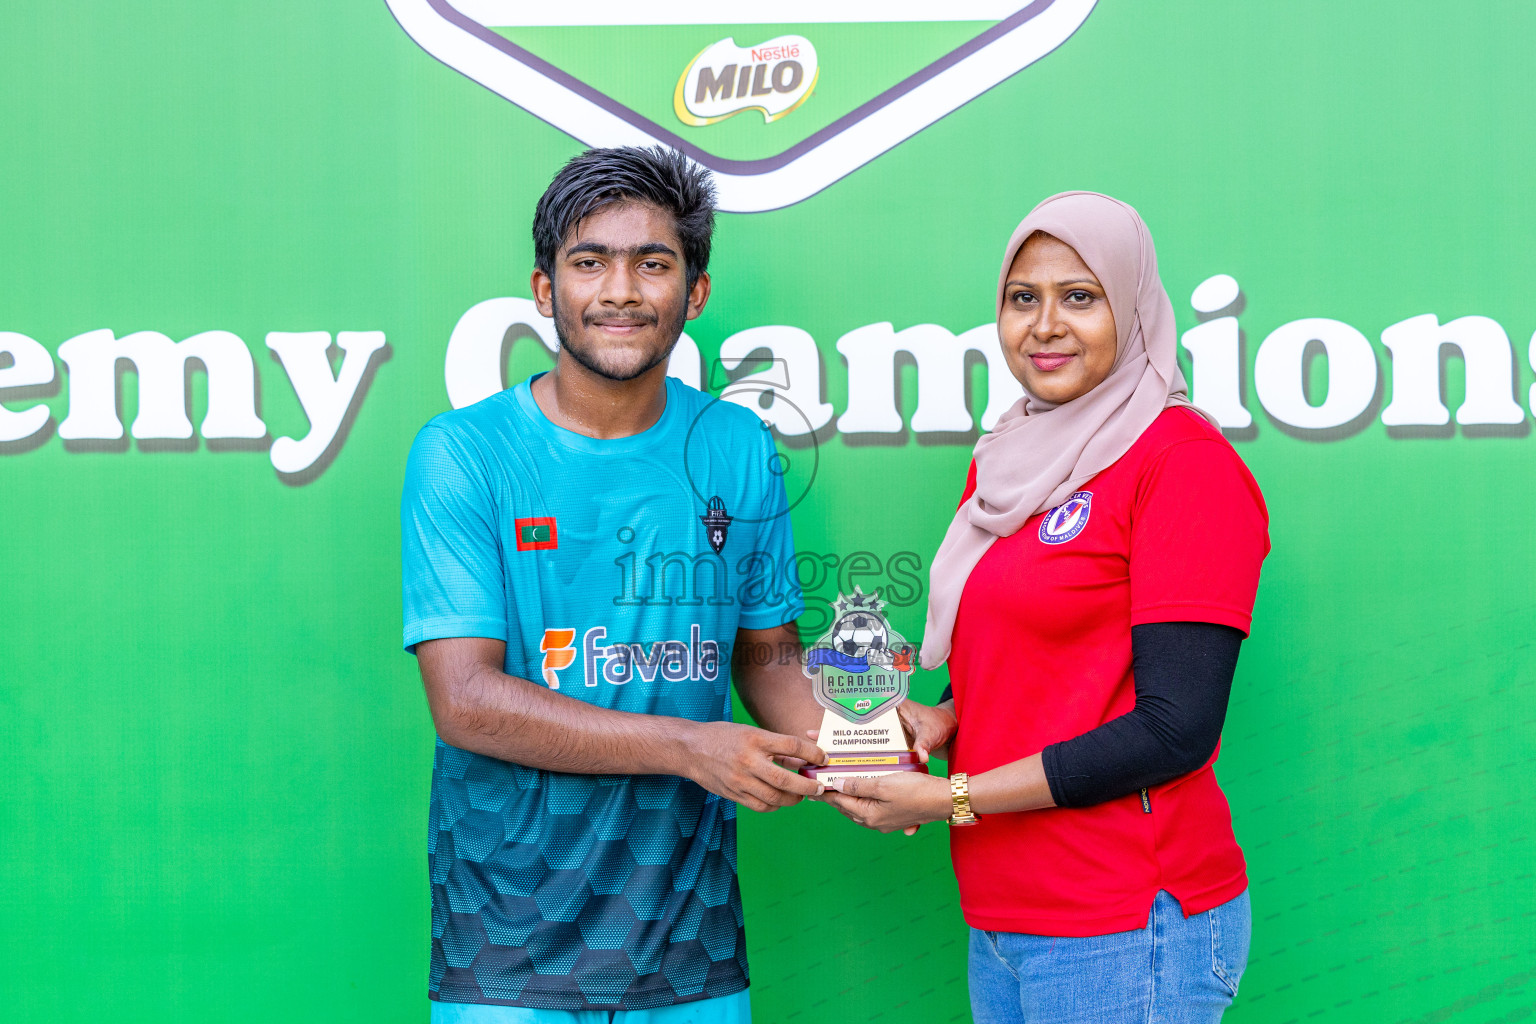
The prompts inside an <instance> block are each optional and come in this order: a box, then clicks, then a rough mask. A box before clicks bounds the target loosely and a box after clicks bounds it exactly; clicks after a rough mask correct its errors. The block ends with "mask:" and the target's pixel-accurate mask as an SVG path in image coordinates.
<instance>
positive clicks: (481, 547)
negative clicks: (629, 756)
mask: <svg viewBox="0 0 1536 1024" xmlns="http://www.w3.org/2000/svg"><path fill="white" fill-rule="evenodd" d="M533 379H536V378H530V380H528V381H524V382H523V383H521V384H519V385H517V386H516V387H514V388H510V389H508V390H505V391H502V392H500V393H499V394H496V395H494V396H492V397H490V398H488V399H486V400H485V401H483V402H479V403H477V404H475V405H472V406H469V407H467V408H464V409H459V410H455V411H453V412H448V413H444V414H443V415H441V416H438V417H436V418H435V419H433V420H432V421H431V422H430V423H428V424H427V426H425V427H424V428H422V430H421V432H420V434H418V435H417V438H416V442H415V444H414V446H413V447H412V449H411V456H410V461H409V464H408V467H407V470H406V480H405V489H404V497H403V499H402V505H401V527H402V549H403V558H402V574H403V591H404V611H405V645H406V647H407V648H412V649H413V648H414V646H415V645H416V644H417V643H420V642H421V641H424V640H431V639H438V638H443V637H489V638H492V639H497V640H504V641H506V644H507V650H506V662H505V669H506V671H507V672H508V673H509V674H511V675H514V676H519V677H521V678H523V679H527V680H531V681H533V682H534V683H536V684H538V685H541V686H547V687H549V688H550V689H552V690H557V691H558V692H560V693H562V694H564V695H566V696H569V697H571V698H572V699H574V700H580V701H585V702H588V703H591V704H594V705H597V706H600V707H605V708H613V709H616V710H619V711H629V712H636V713H641V714H654V715H672V716H677V717H681V718H688V719H693V720H695V721H716V720H723V719H728V718H729V717H730V713H731V700H730V666H731V656H732V647H733V645H734V643H735V639H736V631H737V629H738V628H748V629H765V628H769V627H772V626H777V625H779V624H781V623H786V622H792V621H794V620H795V619H796V618H797V617H798V616H799V615H800V613H801V611H802V610H803V607H804V606H803V603H802V599H801V595H800V591H799V587H798V585H797V583H796V575H795V569H794V544H793V540H792V536H791V530H790V522H789V515H788V508H787V503H786V499H785V493H784V487H783V480H782V475H781V473H780V466H781V462H780V459H779V456H778V454H777V452H776V450H775V448H774V445H773V440H772V437H771V435H770V433H769V431H768V429H767V427H766V425H765V424H763V423H762V422H761V421H760V420H759V419H758V417H756V416H755V415H753V414H752V413H751V412H750V411H748V410H746V409H743V408H741V407H739V406H736V405H733V404H731V403H728V402H721V401H719V400H718V399H715V398H712V397H710V396H708V395H705V394H702V393H700V392H698V391H696V390H694V389H692V388H689V387H687V386H686V385H684V384H682V383H681V382H679V381H677V380H675V379H673V378H668V379H667V382H666V388H667V391H666V408H665V410H664V411H663V413H662V415H661V417H660V418H659V419H658V420H657V422H656V423H655V424H654V425H652V426H651V427H650V428H649V429H647V430H645V431H643V432H641V433H639V434H636V435H634V436H631V437H625V438H618V439H612V440H598V439H594V438H590V437H586V436H584V435H581V434H576V433H573V432H572V431H569V430H565V429H563V428H561V427H559V426H556V425H555V424H553V423H551V422H550V421H549V419H548V418H547V417H546V416H544V414H543V412H542V411H541V410H540V409H539V407H538V405H537V403H536V402H535V401H534V399H533V394H532V391H531V389H530V385H531V383H532V380H533ZM430 816H431V823H430V827H429V830H428V860H429V864H430V874H431V888H432V958H431V972H430V989H431V995H432V997H433V998H436V999H443V1000H448V1001H452V1002H469V1003H500V1004H506V1005H517V1006H530V1007H540V1008H547V1009H571V1010H579V1009H642V1008H648V1007H656V1006H665V1005H669V1004H672V1003H679V1002H686V1001H689V1000H695V999H703V998H709V997H714V996H722V995H728V994H730V993H732V992H737V991H740V990H741V989H743V988H745V987H746V985H747V978H748V974H747V962H746V950H745V943H744V938H743V930H742V910H741V894H740V890H739V887H738V885H737V880H736V832H735V826H736V821H735V816H736V808H735V805H734V804H732V803H731V802H730V801H727V800H721V799H720V798H718V797H716V796H715V795H714V794H712V793H708V792H706V791H705V790H704V789H703V788H701V787H699V786H697V785H695V784H694V783H692V782H689V781H688V780H686V779H681V778H677V777H673V776H625V775H571V774H564V773H559V772H550V771H543V770H539V769H535V768H531V767H527V766H523V765H518V764H512V763H509V762H506V761H501V760H498V759H496V758H493V757H488V756H484V755H481V754H476V753H473V752H471V751H467V750H462V749H459V748H457V747H453V746H450V745H448V744H446V743H444V742H442V740H441V739H439V740H438V743H437V751H436V757H435V760H434V765H433V773H432V799H431V808H430Z"/></svg>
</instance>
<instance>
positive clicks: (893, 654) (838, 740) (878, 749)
mask: <svg viewBox="0 0 1536 1024" xmlns="http://www.w3.org/2000/svg"><path fill="white" fill-rule="evenodd" d="M884 607H885V604H884V602H882V601H881V600H880V595H879V594H865V593H863V591H862V590H860V589H859V588H857V587H855V588H854V591H853V596H851V597H844V596H843V595H842V594H838V595H837V600H836V601H834V602H832V610H833V612H834V613H835V617H834V618H833V621H832V628H831V629H829V630H828V631H827V633H826V635H825V636H823V637H822V638H821V639H820V640H818V641H816V642H815V643H814V644H812V645H811V647H810V648H809V649H808V650H807V651H806V652H805V665H804V668H803V671H804V672H805V674H806V675H807V676H809V677H810V678H811V686H812V692H813V693H814V694H815V695H816V703H818V704H820V705H821V706H822V707H823V708H825V709H826V710H825V711H824V712H823V714H822V716H821V733H820V738H819V739H818V740H817V744H818V745H819V746H820V747H821V749H822V750H823V751H825V752H826V755H827V763H826V764H824V765H806V766H805V767H804V768H801V769H800V774H801V775H805V776H808V777H809V778H813V779H815V780H816V781H818V782H824V783H825V782H832V781H834V780H836V779H857V778H871V777H874V776H877V775H883V774H885V773H886V772H923V773H924V774H926V773H927V771H928V767H927V765H924V764H923V763H922V762H920V761H919V760H918V759H917V755H916V754H915V753H913V752H912V738H911V737H910V736H908V735H907V731H906V728H905V727H904V726H903V725H902V724H901V716H900V715H898V714H897V713H896V709H897V708H899V707H901V702H902V701H904V700H906V699H907V684H908V681H909V680H910V678H911V676H912V667H913V664H914V663H915V662H916V660H917V649H916V648H915V647H913V646H912V645H911V644H909V643H907V641H906V640H905V639H904V638H903V637H902V635H901V634H900V633H898V632H896V631H895V630H894V629H892V628H891V624H890V623H889V622H887V621H886V619H885V616H884V615H882V614H880V610H881V609H882V608H884Z"/></svg>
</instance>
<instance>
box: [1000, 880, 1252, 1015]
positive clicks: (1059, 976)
mask: <svg viewBox="0 0 1536 1024" xmlns="http://www.w3.org/2000/svg"><path fill="white" fill-rule="evenodd" d="M1252 926H1253V918H1252V912H1251V910H1250V909H1249V905H1248V893H1247V892H1246V891H1244V892H1243V894H1242V895H1241V896H1238V897H1237V898H1235V899H1232V900H1229V901H1228V902H1226V903H1223V904H1222V905H1221V906H1219V907H1212V908H1211V909H1210V910H1207V911H1206V912H1205V913H1203V914H1196V915H1195V916H1193V917H1190V918H1185V916H1184V911H1183V910H1181V909H1180V908H1179V901H1178V900H1176V899H1174V898H1173V897H1172V896H1170V895H1168V893H1167V892H1163V891H1159V892H1158V894H1157V899H1156V900H1154V901H1153V903H1152V912H1151V913H1150V914H1149V915H1147V926H1146V927H1145V928H1142V929H1139V930H1137V931H1134V932H1116V933H1115V934H1113V935H1092V936H1089V937H1087V938H1054V937H1052V936H1049V935H1021V934H1018V933H1016V932H984V931H979V930H977V929H975V928H972V929H971V956H970V982H971V1013H972V1014H973V1015H974V1017H975V1019H976V1024H1037V1022H1046V1021H1049V1022H1051V1024H1075V1022H1081V1024H1131V1022H1133V1021H1134V1022H1135V1024H1213V1022H1215V1021H1219V1020H1221V1015H1222V1013H1224V1012H1225V1011H1226V1009H1227V1007H1228V1006H1231V1005H1232V997H1233V996H1235V995H1237V983H1238V982H1239V981H1240V980H1241V979H1242V976H1243V968H1245V967H1246V966H1248V936H1249V932H1250V931H1251V930H1252Z"/></svg>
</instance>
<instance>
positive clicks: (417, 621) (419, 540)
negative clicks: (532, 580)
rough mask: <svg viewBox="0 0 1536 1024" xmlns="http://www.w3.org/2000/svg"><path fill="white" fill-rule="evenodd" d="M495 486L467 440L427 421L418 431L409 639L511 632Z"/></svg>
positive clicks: (403, 510)
mask: <svg viewBox="0 0 1536 1024" xmlns="http://www.w3.org/2000/svg"><path fill="white" fill-rule="evenodd" d="M493 507H494V506H493V503H492V498H491V492H490V487H489V484H488V481H487V480H486V478H485V473H484V470H483V468H482V467H481V465H480V463H479V461H478V460H477V459H476V458H475V457H474V454H473V452H471V451H470V450H469V449H468V448H467V447H466V446H465V445H464V444H463V443H462V442H460V441H459V440H457V439H456V438H455V437H454V436H453V435H452V434H450V433H449V432H448V431H446V430H443V429H442V428H441V427H437V426H434V425H432V424H428V425H427V426H426V427H424V428H422V430H421V433H419V434H417V435H416V442H415V444H413V445H412V446H411V455H410V459H409V461H408V462H407V463H406V470H405V488H404V493H403V494H402V496H401V499H400V547H401V553H400V568H401V572H400V575H401V584H402V588H403V607H404V611H405V647H406V650H408V651H412V652H414V651H415V648H416V645H417V644H418V643H420V642H421V641H423V640H438V639H442V638H444V637H457V636H474V637H486V638H488V639H492V640H503V641H504V640H506V639H507V620H508V612H509V609H508V608H507V599H506V589H505V587H504V584H503V574H502V559H501V545H500V542H499V540H498V533H497V529H496V523H495V516H494V514H493V512H492V509H493Z"/></svg>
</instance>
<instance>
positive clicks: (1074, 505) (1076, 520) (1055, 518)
mask: <svg viewBox="0 0 1536 1024" xmlns="http://www.w3.org/2000/svg"><path fill="white" fill-rule="evenodd" d="M1092 511H1093V492H1092V491H1077V492H1075V493H1074V494H1073V495H1072V497H1070V498H1068V499H1067V500H1066V501H1064V502H1062V503H1061V504H1060V505H1057V506H1056V507H1055V508H1053V509H1051V510H1050V511H1049V512H1047V513H1046V514H1045V518H1044V519H1042V520H1040V541H1041V543H1044V544H1065V543H1066V542H1067V541H1069V540H1071V539H1072V538H1073V537H1076V536H1077V535H1078V534H1080V533H1082V532H1083V527H1085V526H1087V525H1088V514H1089V513H1090V512H1092Z"/></svg>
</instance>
